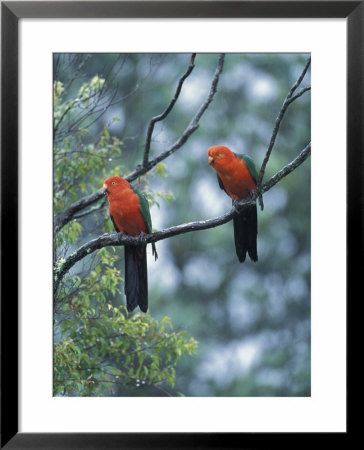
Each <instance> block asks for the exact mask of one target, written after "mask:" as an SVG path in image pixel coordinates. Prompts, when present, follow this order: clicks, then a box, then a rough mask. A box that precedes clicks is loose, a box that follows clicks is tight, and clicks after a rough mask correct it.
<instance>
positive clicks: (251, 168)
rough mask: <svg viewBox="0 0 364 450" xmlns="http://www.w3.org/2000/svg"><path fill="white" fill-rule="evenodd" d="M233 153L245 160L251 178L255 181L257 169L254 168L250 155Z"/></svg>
mask: <svg viewBox="0 0 364 450" xmlns="http://www.w3.org/2000/svg"><path fill="white" fill-rule="evenodd" d="M234 155H235V156H236V157H238V158H240V159H242V160H243V161H244V162H245V164H246V166H247V168H248V170H249V172H250V175H251V176H252V178H253V180H254V181H255V183H256V182H257V179H258V173H257V169H256V168H255V164H254V161H253V160H252V159H251V157H250V156H248V155H243V154H239V153H234Z"/></svg>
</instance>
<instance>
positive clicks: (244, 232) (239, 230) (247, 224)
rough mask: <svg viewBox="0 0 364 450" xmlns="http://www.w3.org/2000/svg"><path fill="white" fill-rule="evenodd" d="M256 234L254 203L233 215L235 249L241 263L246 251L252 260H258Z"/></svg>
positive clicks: (255, 208)
mask: <svg viewBox="0 0 364 450" xmlns="http://www.w3.org/2000/svg"><path fill="white" fill-rule="evenodd" d="M257 235H258V217H257V206H256V205H254V206H252V207H250V208H246V209H244V211H242V213H241V214H239V215H238V216H236V217H234V239H235V250H236V254H237V257H238V259H239V261H240V262H241V263H242V262H244V261H245V258H246V254H247V253H248V255H249V256H250V259H251V260H252V261H258V252H257Z"/></svg>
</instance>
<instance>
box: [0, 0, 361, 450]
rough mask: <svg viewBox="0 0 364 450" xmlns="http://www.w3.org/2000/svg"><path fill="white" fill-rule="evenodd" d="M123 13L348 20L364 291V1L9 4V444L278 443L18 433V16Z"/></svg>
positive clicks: (4, 272) (4, 306)
mask: <svg viewBox="0 0 364 450" xmlns="http://www.w3.org/2000/svg"><path fill="white" fill-rule="evenodd" d="M116 17H121V18H231V17H235V18H236V17H243V18H268V19H269V18H292V19H293V18H346V19H347V75H348V84H347V180H348V184H347V193H348V194H347V210H346V213H347V305H348V303H349V302H348V300H349V298H350V297H354V294H356V293H357V292H362V291H361V290H359V282H360V280H361V276H362V273H364V272H363V258H362V256H363V255H362V253H363V211H364V209H363V198H364V195H363V194H364V189H363V181H362V173H363V169H364V164H363V162H364V161H363V160H364V158H363V155H364V152H363V144H364V133H363V129H364V127H363V123H364V45H363V43H364V2H363V1H281V2H279V1H209V2H206V1H189V2H185V1H168V2H166V1H161V2H158V1H121V2H120V1H117V2H102V1H93V2H88V1H86V2H84V1H83V2H77V1H72V2H62V1H60V2H46V1H44V2H43V1H42V2H40V1H38V2H33V1H28V2H21V1H19V2H18V1H16V2H12V1H9V2H7V1H5V2H1V448H9V449H10V448H11V449H23V448H29V449H30V448H33V449H35V448H36V449H43V448H44V449H50V448H52V449H66V448H67V449H76V448H77V449H83V448H89V449H101V448H103V449H107V448H119V449H124V448H133V449H134V448H148V447H149V448H158V449H159V448H199V449H200V448H224V449H228V448H251V447H253V448H257V447H261V446H263V444H265V445H269V446H271V445H273V444H274V442H275V443H279V444H280V445H281V444H282V437H283V436H282V434H280V433H274V434H272V433H265V434H259V433H193V434H192V433H173V434H171V433H168V432H167V430H166V433H155V434H153V433H139V434H130V433H93V434H92V433H85V434H81V433H64V434H59V433H57V434H55V433H51V434H49V433H36V434H31V433H19V432H18V400H19V398H18V332H19V329H18V322H17V318H18V303H17V299H18V281H19V280H18V271H17V267H18V251H19V245H18V75H19V74H18V52H19V48H18V22H19V19H21V18H44V19H47V18H116ZM323 201H324V199H323ZM338 210H339V211H344V210H345V205H340V206H338ZM358 251H359V258H358ZM347 312H348V313H349V309H348V308H347ZM348 337H349V336H348ZM349 347H350V345H349V340H348V347H347V348H348V349H349ZM348 362H349V361H348ZM348 375H349V371H348ZM349 418H350V411H349V408H348V415H347V423H348V426H347V432H346V433H335V439H336V442H337V443H338V444H340V442H341V443H342V444H344V445H345V444H347V442H346V441H347V439H348V438H349V432H350V436H351V428H350V424H349ZM319 436H320V433H316V434H315V436H314V438H315V442H318V439H319ZM322 436H323V437H324V438H325V439H326V438H327V437H328V436H327V435H326V434H322ZM310 437H311V436H310V434H309V433H306V434H302V435H300V437H299V439H300V441H299V442H300V443H301V444H305V443H306V441H307V440H308V439H310ZM297 438H298V436H297V434H296V433H293V434H286V435H284V439H285V440H286V441H287V443H288V444H289V443H291V444H292V445H294V444H295V443H297Z"/></svg>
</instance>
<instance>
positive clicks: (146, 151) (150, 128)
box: [143, 53, 196, 167]
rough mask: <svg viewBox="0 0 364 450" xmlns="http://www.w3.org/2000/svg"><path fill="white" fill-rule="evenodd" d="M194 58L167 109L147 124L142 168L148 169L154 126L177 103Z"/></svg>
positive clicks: (193, 58) (180, 80)
mask: <svg viewBox="0 0 364 450" xmlns="http://www.w3.org/2000/svg"><path fill="white" fill-rule="evenodd" d="M195 57H196V53H192V56H191V59H190V64H189V66H188V68H187V71H186V72H185V73H184V74H183V75H182V77H181V78H180V79H179V81H178V85H177V89H176V92H175V93H174V96H173V98H172V100H171V101H170V103H169V105H168V106H167V108H166V109H165V110H164V111H163V112H162V113H161V114H159V115H158V116H155V117H153V118H152V119H151V121H150V122H149V125H148V131H147V138H146V141H145V149H144V157H143V167H148V162H149V150H150V144H151V141H152V135H153V131H154V125H155V124H156V123H157V122H159V121H161V120H163V119H165V118H166V117H167V116H168V114H169V113H170V112H171V111H172V109H173V106H174V105H175V103H176V101H177V99H178V97H179V94H180V93H181V89H182V86H183V83H184V81H185V80H186V78H187V77H188V76H189V75H190V73H191V72H192V70H193V69H194V67H195Z"/></svg>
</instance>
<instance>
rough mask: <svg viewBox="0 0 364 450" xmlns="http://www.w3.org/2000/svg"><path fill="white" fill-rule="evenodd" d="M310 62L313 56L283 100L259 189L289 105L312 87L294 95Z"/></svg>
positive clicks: (265, 159) (260, 173)
mask: <svg viewBox="0 0 364 450" xmlns="http://www.w3.org/2000/svg"><path fill="white" fill-rule="evenodd" d="M310 63H311V58H309V59H308V60H307V62H306V65H305V67H304V68H303V70H302V73H301V75H300V76H299V77H298V79H297V81H296V82H295V83H294V85H293V86H292V87H291V89H290V91H289V93H288V95H287V97H286V98H285V100H284V102H283V105H282V107H281V110H280V111H279V114H278V116H277V118H276V123H275V126H274V128H273V132H272V137H271V139H270V143H269V146H268V149H267V152H266V154H265V157H264V160H263V163H262V167H261V168H260V172H259V176H258V180H257V185H258V189H259V186H260V184H261V183H262V180H263V177H264V172H265V168H266V166H267V163H268V161H269V158H270V155H271V153H272V150H273V147H274V144H275V141H276V137H277V134H278V130H279V127H280V125H281V122H282V119H283V116H284V114H285V112H286V110H287V108H288V106H289V105H290V104H291V103H292V102H293V101H294V100H296V99H297V98H298V97H300V96H301V95H302V94H304V93H305V92H307V91H308V90H309V89H310V87H308V88H304V89H302V90H301V91H300V92H299V93H298V94H297V95H295V96H293V94H294V92H295V91H296V89H297V88H298V86H299V85H300V84H301V82H302V80H303V78H304V76H305V75H306V72H307V70H308V68H309V66H310Z"/></svg>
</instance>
